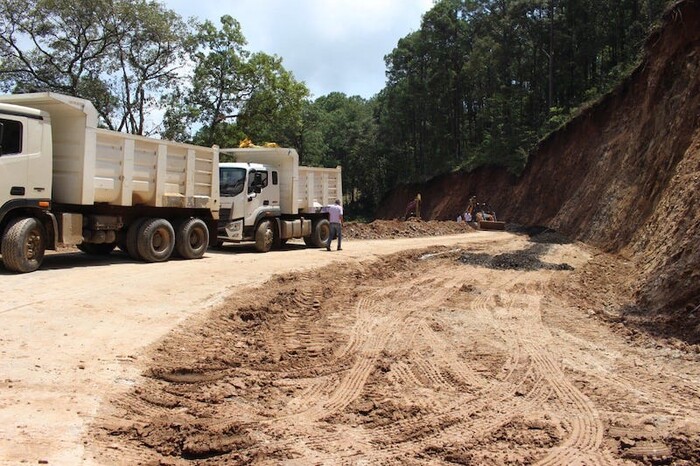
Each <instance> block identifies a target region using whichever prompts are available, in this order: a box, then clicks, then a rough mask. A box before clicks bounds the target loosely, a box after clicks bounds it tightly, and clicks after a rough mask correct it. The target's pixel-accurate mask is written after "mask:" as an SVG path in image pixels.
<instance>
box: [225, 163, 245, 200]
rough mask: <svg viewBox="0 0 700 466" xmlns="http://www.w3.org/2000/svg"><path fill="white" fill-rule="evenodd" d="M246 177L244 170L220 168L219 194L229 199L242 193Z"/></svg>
mask: <svg viewBox="0 0 700 466" xmlns="http://www.w3.org/2000/svg"><path fill="white" fill-rule="evenodd" d="M245 175H246V171H245V169H244V168H219V194H221V195H222V196H227V197H228V196H236V195H237V194H240V193H242V192H243V188H244V187H245Z"/></svg>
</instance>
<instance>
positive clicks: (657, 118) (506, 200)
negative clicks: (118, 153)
mask: <svg viewBox="0 0 700 466" xmlns="http://www.w3.org/2000/svg"><path fill="white" fill-rule="evenodd" d="M416 192H421V193H422V195H423V207H422V212H423V215H424V217H425V218H429V219H449V218H454V216H456V214H457V213H458V212H460V211H462V210H464V207H465V206H466V205H467V203H468V199H469V197H470V196H472V195H477V196H478V197H479V198H481V199H482V200H488V202H489V203H490V204H491V205H492V206H493V207H494V208H495V210H496V211H497V212H498V214H499V217H500V218H501V219H502V220H507V221H508V222H512V223H518V224H522V225H542V226H546V227H549V228H551V229H554V230H556V231H559V232H561V233H563V234H566V235H568V236H570V237H572V238H574V239H577V240H581V241H584V242H586V243H588V244H591V245H594V246H596V247H599V248H602V249H604V250H606V251H608V252H613V253H619V254H621V255H623V256H625V257H626V258H630V259H632V260H633V261H634V262H635V263H636V267H635V269H634V270H635V273H634V275H633V277H624V279H625V280H628V279H633V281H634V284H635V287H636V296H637V303H638V305H639V306H640V308H642V310H644V311H664V315H665V316H667V317H668V316H670V317H671V318H670V319H667V320H666V324H668V326H669V330H673V331H675V332H682V333H684V336H685V337H686V338H688V339H691V340H693V341H697V340H698V335H700V329H699V328H697V327H696V326H697V325H698V323H699V322H700V321H699V320H698V318H697V316H698V315H700V314H699V312H698V311H700V309H699V306H700V246H699V245H700V209H698V207H697V206H698V205H700V2H699V1H697V0H686V1H681V2H678V3H676V4H674V5H673V6H672V7H671V8H670V9H669V10H668V11H667V12H666V14H665V15H664V18H663V24H662V25H661V26H660V27H659V28H658V29H657V30H656V31H655V32H654V33H653V34H652V35H651V36H650V37H649V38H648V40H647V44H646V48H645V54H644V57H643V59H642V60H641V62H640V64H639V66H637V68H636V69H635V70H634V71H633V72H632V73H631V74H630V76H629V77H628V78H627V79H626V80H625V81H624V82H623V83H622V84H620V85H619V86H618V87H617V88H616V89H615V90H614V91H612V92H611V93H609V94H607V95H605V96H604V97H603V98H601V99H600V100H599V101H598V102H595V103H593V104H591V105H590V106H587V107H586V108H584V109H582V110H581V111H580V113H579V115H578V116H577V117H576V118H574V119H573V120H571V121H570V122H569V123H568V124H566V125H565V126H564V127H562V128H560V129H559V130H558V131H556V132H554V133H552V134H550V135H549V136H548V137H547V138H546V139H544V140H543V141H541V142H540V144H539V145H538V146H537V148H536V149H535V150H534V151H533V152H532V153H531V154H530V157H529V161H528V165H527V166H526V168H525V170H524V172H523V173H522V175H521V176H520V177H514V176H512V175H510V174H508V173H506V172H505V171H502V170H498V169H494V168H483V169H479V170H476V171H474V172H471V173H453V174H449V175H444V176H441V177H437V178H435V179H433V180H431V181H430V182H428V183H426V184H423V185H410V186H403V187H401V188H399V189H397V190H396V191H394V192H393V193H392V194H391V195H390V196H389V197H388V199H387V200H386V202H384V203H383V206H382V208H381V209H380V210H379V212H378V217H380V218H395V217H398V216H400V215H401V214H403V208H404V206H405V205H406V203H407V202H408V200H409V199H411V198H412V197H413V196H414V195H415V193H416Z"/></svg>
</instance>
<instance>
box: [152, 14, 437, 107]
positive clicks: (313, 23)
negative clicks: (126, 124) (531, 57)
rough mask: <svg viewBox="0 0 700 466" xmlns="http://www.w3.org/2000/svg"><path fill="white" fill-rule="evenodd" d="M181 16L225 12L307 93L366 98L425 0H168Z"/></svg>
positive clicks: (213, 16) (417, 22) (415, 21)
mask: <svg viewBox="0 0 700 466" xmlns="http://www.w3.org/2000/svg"><path fill="white" fill-rule="evenodd" d="M165 4H166V6H168V7H169V8H171V9H173V10H175V11H176V12H178V13H180V14H181V15H182V16H185V17H190V16H196V17H198V18H200V19H209V20H212V21H214V22H218V19H219V18H220V17H221V16H223V15H225V14H229V15H231V16H233V17H234V18H236V19H237V20H238V21H239V22H240V23H241V27H242V29H243V34H244V35H245V37H246V38H247V39H248V43H249V45H248V48H249V50H252V51H263V52H265V53H269V54H276V55H279V56H280V57H282V58H283V63H284V66H285V68H286V69H287V70H290V71H292V72H293V73H294V75H295V76H296V78H297V79H299V80H302V81H305V82H306V84H307V85H308V86H309V88H310V89H311V91H312V92H313V93H314V95H315V96H317V97H318V96H320V95H325V94H327V93H329V92H332V91H339V92H344V93H346V94H349V95H356V94H357V95H361V96H363V97H371V96H372V95H374V94H375V93H377V92H379V91H380V90H381V88H382V87H383V86H384V83H385V75H384V72H385V65H384V56H385V55H386V54H388V53H389V52H391V51H392V50H393V48H394V47H395V46H396V43H397V42H398V40H399V39H400V38H402V37H404V36H406V35H407V34H409V33H410V32H412V31H415V30H417V29H418V28H419V27H420V20H421V16H422V15H423V13H425V12H426V11H428V10H429V9H430V8H431V7H432V5H433V0H229V1H223V2H222V1H215V0H199V1H196V2H193V1H192V0H168V1H166V2H165Z"/></svg>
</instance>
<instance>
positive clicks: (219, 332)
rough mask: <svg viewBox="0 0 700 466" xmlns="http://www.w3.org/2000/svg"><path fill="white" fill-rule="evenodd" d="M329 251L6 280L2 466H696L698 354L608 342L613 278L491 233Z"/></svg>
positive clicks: (523, 240)
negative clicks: (608, 281) (657, 465)
mask: <svg viewBox="0 0 700 466" xmlns="http://www.w3.org/2000/svg"><path fill="white" fill-rule="evenodd" d="M343 249H344V250H343V251H342V252H332V253H327V252H325V251H318V250H307V249H303V248H301V247H298V248H297V247H295V246H294V245H292V246H291V247H290V250H287V251H280V252H273V253H268V254H266V255H259V254H255V253H252V252H250V250H246V249H241V248H232V250H235V252H233V251H225V252H210V253H208V254H207V256H206V258H205V259H203V260H200V261H172V262H169V263H165V264H140V263H133V262H131V261H130V260H128V259H127V258H126V257H121V256H118V255H114V256H113V257H111V258H110V259H109V260H107V261H104V260H103V261H97V260H95V259H90V258H88V257H87V256H84V255H82V254H79V253H75V254H63V255H56V256H51V257H49V258H48V260H47V262H46V267H45V268H44V269H43V270H41V271H39V272H36V273H33V274H29V275H21V276H18V275H2V279H1V280H0V293H1V294H2V296H3V300H2V304H1V305H0V318H1V319H2V323H3V325H2V330H0V352H1V355H2V359H1V361H0V374H2V375H1V376H0V464H18V463H22V462H26V463H29V464H36V463H37V462H47V463H48V464H66V465H69V464H71V465H72V464H76V463H82V464H138V463H141V464H144V463H147V464H221V463H227V464H242V463H250V462H259V463H261V464H280V463H285V464H387V463H395V464H425V463H431V464H533V463H539V464H561V465H565V464H625V463H629V464H652V463H653V462H664V463H668V464H695V463H697V462H698V461H700V454H699V453H698V451H700V441H699V440H698V438H699V434H698V433H699V432H700V426H699V425H698V421H697V419H700V396H699V395H700V388H699V387H700V367H699V366H698V364H697V362H698V357H697V354H695V353H692V352H689V351H687V348H675V347H672V346H668V345H666V344H662V343H660V342H656V341H654V340H653V339H651V338H650V337H647V336H644V335H639V334H638V333H635V332H631V331H629V330H628V329H626V328H625V327H624V325H622V324H621V323H611V321H614V320H615V310H616V309H618V308H619V307H620V306H621V305H623V303H622V301H621V300H622V299H623V298H622V297H621V298H619V299H618V298H617V297H616V295H615V294H614V293H612V292H611V291H610V290H608V289H606V286H605V280H602V281H601V277H603V278H604V276H605V274H606V273H616V272H615V269H614V267H615V264H614V263H613V262H610V261H612V259H608V258H605V257H604V256H602V255H599V254H598V253H597V252H595V251H592V250H590V249H588V248H586V247H583V246H581V245H574V244H556V243H546V242H545V243H542V242H540V243H536V242H533V241H530V240H529V239H528V238H527V237H525V236H515V235H511V234H508V233H501V232H498V233H496V232H489V233H487V232H481V233H474V234H465V235H455V236H445V237H433V238H419V239H401V240H389V241H385V240H380V241H348V242H346V243H345V244H344V248H343ZM387 255H388V256H387ZM319 267H320V268H319ZM273 275H274V277H273ZM271 277H273V278H272V280H271V281H269V282H268V280H269V279H270V278H271ZM263 284H264V286H262V287H260V286H258V285H263ZM589 292H590V293H589ZM586 295H590V298H587V297H586ZM620 326H622V327H620ZM660 374H663V376H660Z"/></svg>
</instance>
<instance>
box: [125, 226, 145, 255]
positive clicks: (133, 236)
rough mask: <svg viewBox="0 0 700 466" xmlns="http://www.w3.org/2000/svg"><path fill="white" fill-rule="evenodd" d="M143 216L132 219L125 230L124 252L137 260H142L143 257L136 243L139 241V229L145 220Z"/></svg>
mask: <svg viewBox="0 0 700 466" xmlns="http://www.w3.org/2000/svg"><path fill="white" fill-rule="evenodd" d="M145 221H146V219H145V218H138V219H136V220H134V221H133V222H132V223H131V225H129V229H128V230H127V232H126V249H125V250H124V252H126V253H127V254H129V256H130V257H131V258H132V259H134V260H137V261H140V260H142V259H143V258H142V257H141V255H140V254H139V248H138V243H139V230H140V229H141V225H143V222H145Z"/></svg>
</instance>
